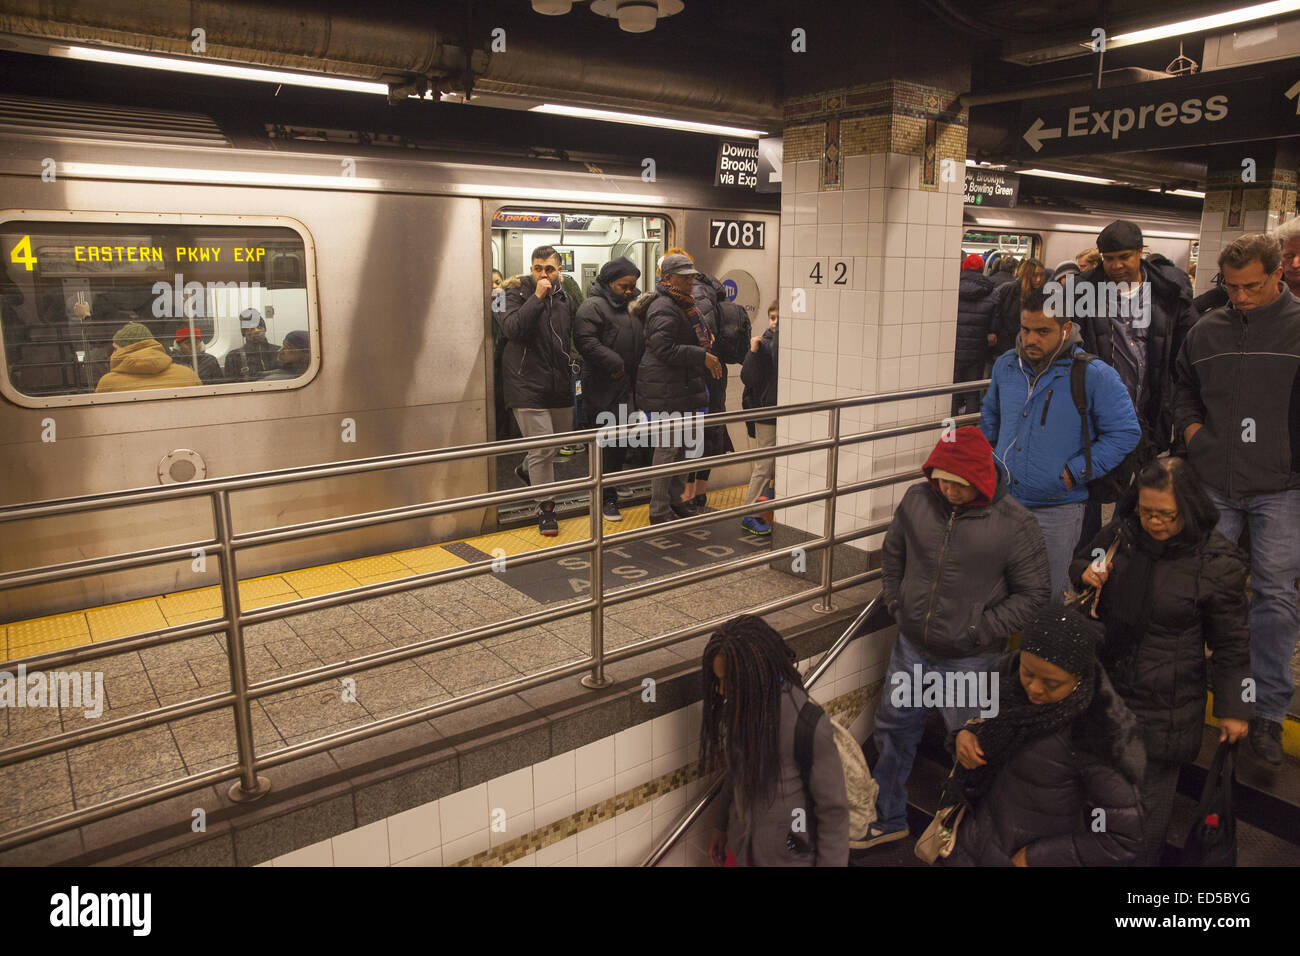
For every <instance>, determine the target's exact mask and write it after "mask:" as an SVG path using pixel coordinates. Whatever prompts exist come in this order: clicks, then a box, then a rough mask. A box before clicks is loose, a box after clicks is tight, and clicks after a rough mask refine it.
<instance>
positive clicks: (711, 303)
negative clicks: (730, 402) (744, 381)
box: [691, 272, 728, 455]
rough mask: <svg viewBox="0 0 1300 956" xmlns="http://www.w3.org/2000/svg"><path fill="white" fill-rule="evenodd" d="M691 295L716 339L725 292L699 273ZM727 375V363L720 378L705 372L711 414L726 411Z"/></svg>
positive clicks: (718, 283)
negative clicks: (719, 313)
mask: <svg viewBox="0 0 1300 956" xmlns="http://www.w3.org/2000/svg"><path fill="white" fill-rule="evenodd" d="M691 295H692V296H693V297H694V299H695V308H696V309H698V310H699V313H700V318H701V319H703V320H704V327H705V328H706V329H708V330H709V331H710V332H711V333H713V337H714V338H715V339H716V338H717V337H718V332H719V331H720V327H719V325H718V312H719V309H718V302H719V301H725V300H726V298H727V290H726V289H725V288H724V287H723V285H722V283H721V282H719V281H718V280H717V279H715V278H714V277H713V276H710V275H705V274H704V273H703V272H701V273H700V274H699V275H697V276H696V277H695V284H694V285H693V286H692V287H691ZM715 354H716V352H715ZM727 374H728V373H727V363H726V362H723V363H722V377H721V378H714V377H713V376H712V375H710V374H708V373H707V372H706V373H705V375H704V385H705V387H706V388H707V389H708V390H709V402H708V404H709V411H710V412H712V413H718V412H725V411H726V410H727ZM715 427H720V426H715ZM722 451H723V449H721V448H715V449H714V450H712V451H707V450H706V452H705V453H706V454H709V455H713V454H721V453H722Z"/></svg>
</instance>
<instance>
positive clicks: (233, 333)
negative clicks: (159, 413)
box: [0, 220, 319, 404]
mask: <svg viewBox="0 0 1300 956" xmlns="http://www.w3.org/2000/svg"><path fill="white" fill-rule="evenodd" d="M0 253H2V254H3V257H4V261H3V273H2V274H0V276H2V277H0V308H2V309H3V314H2V316H0V335H2V336H3V341H4V368H5V375H6V379H7V383H6V384H7V388H8V390H11V391H12V393H13V394H14V395H15V396H21V397H23V398H27V399H37V400H39V399H59V398H62V401H61V402H60V404H67V403H68V398H69V397H75V396H86V398H85V399H84V400H85V401H86V402H89V401H92V400H93V399H92V396H104V395H109V394H114V393H121V392H142V391H157V390H163V389H166V390H177V389H179V390H182V391H181V392H180V393H179V395H181V396H183V395H185V394H187V393H188V390H190V389H194V390H203V391H207V390H208V389H207V387H208V386H230V385H241V384H242V385H246V386H249V387H252V386H255V385H256V384H257V383H259V382H274V381H281V382H285V381H291V380H294V379H302V381H303V382H304V383H305V382H306V377H305V376H306V374H307V372H308V370H309V369H310V368H311V367H312V361H311V360H312V355H311V350H312V343H313V341H319V334H317V335H315V336H313V329H314V327H315V325H316V323H315V317H314V316H313V315H312V314H311V309H310V307H309V299H308V295H307V275H308V272H309V269H308V266H309V263H308V254H307V245H306V243H305V242H304V239H303V237H302V235H300V234H299V232H298V231H297V230H295V229H293V228H289V227H287V226H248V225H222V224H214V223H208V222H204V223H201V224H178V223H164V222H151V223H147V224H146V223H129V222H118V221H114V222H111V223H108V222H84V221H83V222H78V221H75V220H73V221H66V222H65V221H58V222H56V221H35V220H7V221H5V222H3V223H0ZM239 390H240V389H231V388H226V389H224V391H227V392H229V391H239ZM177 394H178V393H176V392H175V391H169V395H177ZM159 397H163V396H159Z"/></svg>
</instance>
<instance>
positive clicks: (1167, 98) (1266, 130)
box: [1020, 60, 1300, 158]
mask: <svg viewBox="0 0 1300 956" xmlns="http://www.w3.org/2000/svg"><path fill="white" fill-rule="evenodd" d="M1287 62H1288V63H1289V64H1291V69H1289V70H1287V71H1286V72H1278V71H1277V70H1276V69H1273V70H1272V71H1271V72H1270V71H1264V70H1263V69H1261V68H1260V67H1243V68H1241V69H1237V70H1215V71H1213V72H1211V73H1199V74H1196V75H1194V76H1189V77H1181V78H1178V79H1170V80H1158V81H1154V82H1150V83H1142V84H1138V85H1136V86H1126V87H1116V88H1114V89H1103V90H1093V91H1089V92H1085V93H1072V94H1069V95H1067V96H1057V97H1052V98H1051V99H1044V100H1028V101H1026V102H1025V103H1024V104H1023V106H1022V107H1021V113H1020V120H1021V125H1020V133H1021V135H1020V154H1021V155H1022V156H1024V157H1027V158H1042V157H1045V156H1070V155H1078V154H1083V153H1094V152H1111V151H1114V150H1125V149H1161V148H1168V147H1176V146H1193V145H1203V144H1209V143H1227V142H1237V141H1245V140H1252V139H1264V138H1268V139H1272V138H1275V137H1279V136H1295V135H1300V115H1298V114H1297V105H1296V100H1295V97H1296V93H1295V92H1294V90H1295V88H1296V87H1297V86H1300V84H1297V83H1296V80H1297V79H1300V61H1294V60H1292V61H1287Z"/></svg>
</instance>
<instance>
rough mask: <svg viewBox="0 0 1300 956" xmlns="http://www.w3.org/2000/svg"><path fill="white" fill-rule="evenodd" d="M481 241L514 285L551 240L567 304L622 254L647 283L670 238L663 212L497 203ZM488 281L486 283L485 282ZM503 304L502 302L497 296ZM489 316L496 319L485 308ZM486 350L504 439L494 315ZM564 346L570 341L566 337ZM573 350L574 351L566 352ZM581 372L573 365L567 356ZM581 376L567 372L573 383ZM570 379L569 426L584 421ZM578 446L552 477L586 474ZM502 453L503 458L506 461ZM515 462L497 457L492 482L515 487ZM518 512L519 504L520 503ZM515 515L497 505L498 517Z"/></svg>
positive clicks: (509, 427)
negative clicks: (492, 361)
mask: <svg viewBox="0 0 1300 956" xmlns="http://www.w3.org/2000/svg"><path fill="white" fill-rule="evenodd" d="M489 245H490V248H491V250H492V261H493V262H494V263H495V264H496V267H497V268H499V269H500V270H501V272H502V274H503V275H504V276H505V282H504V285H505V289H506V292H507V293H509V291H510V290H511V289H513V288H518V286H519V284H520V282H521V281H522V280H523V278H524V276H525V275H526V274H527V273H528V271H529V269H530V268H531V266H532V260H531V255H532V252H533V250H534V249H536V248H537V247H539V246H552V247H554V248H555V250H556V251H557V252H558V253H559V254H560V266H561V277H562V282H563V285H564V290H565V292H566V294H567V295H568V296H569V298H570V299H571V300H572V302H573V306H574V311H575V312H576V311H577V307H578V305H579V304H581V302H582V301H583V299H584V298H586V296H587V293H588V291H589V289H590V287H591V284H592V282H593V281H595V278H596V275H597V273H598V272H599V271H600V267H601V266H602V265H604V264H605V263H606V262H609V261H610V260H612V259H617V258H618V257H620V256H625V257H627V258H628V259H630V260H632V262H633V264H634V265H635V266H636V267H637V268H638V269H640V270H641V278H640V279H639V280H638V288H640V289H642V290H645V289H647V288H653V285H654V277H655V267H656V265H657V264H658V261H659V257H660V256H661V255H663V253H664V250H665V249H667V248H669V247H670V246H671V245H672V222H671V220H669V219H668V218H667V217H665V216H655V215H646V214H644V213H627V212H613V213H611V212H603V211H599V210H587V209H563V210H560V209H540V210H539V209H536V208H531V209H530V208H518V209H501V210H498V211H497V212H496V213H495V214H494V215H493V217H492V224H491V236H490V239H489ZM488 284H489V285H490V282H489V283H488ZM503 305H504V302H503ZM493 318H494V319H499V318H500V316H499V315H498V314H497V313H495V312H494V313H493ZM493 328H494V332H495V339H496V341H495V343H494V344H495V348H494V355H495V359H496V376H495V382H496V395H495V406H496V438H497V440H498V441H506V440H508V439H511V438H518V437H519V428H518V424H517V423H516V421H515V420H514V416H513V415H512V414H511V413H510V412H509V411H508V410H507V408H506V405H505V397H504V379H505V376H504V374H503V369H502V362H503V360H504V357H505V355H506V349H507V342H506V340H505V337H504V332H503V331H502V330H501V329H500V328H499V322H497V321H494V323H493ZM566 345H568V346H569V347H570V349H571V350H572V348H573V346H572V343H566ZM574 354H575V356H576V352H575V353H574ZM575 366H576V367H577V368H578V369H579V371H578V376H580V375H581V374H582V372H581V365H580V364H578V363H577V362H576V361H575ZM576 381H581V379H580V377H577V376H575V382H576ZM576 389H577V385H576V384H575V402H574V413H575V414H574V425H573V427H574V429H575V430H578V429H582V428H588V427H591V426H592V425H593V424H594V423H593V422H590V421H586V420H585V408H584V406H583V403H582V401H581V399H580V398H579V397H577V396H576ZM584 452H585V448H584V449H583V450H582V451H578V452H576V453H575V454H573V455H571V456H570V455H561V456H559V457H557V459H556V465H557V467H556V478H557V479H564V478H569V477H577V476H581V475H585V474H586V468H587V462H586V456H585V454H584ZM507 459H509V460H507ZM522 461H523V456H522V455H514V456H505V455H503V456H500V457H498V458H497V485H498V487H502V488H507V487H518V486H519V485H520V480H519V472H518V471H516V468H515V466H516V465H520V464H521V463H522ZM519 510H520V511H521V514H520V515H517V516H518V517H522V516H523V515H522V512H524V511H526V510H527V509H526V507H520V509H519ZM515 516H516V515H512V514H508V513H507V512H506V510H505V509H503V510H502V513H501V517H502V518H503V519H509V518H510V517H515Z"/></svg>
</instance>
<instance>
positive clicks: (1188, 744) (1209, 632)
mask: <svg viewBox="0 0 1300 956" xmlns="http://www.w3.org/2000/svg"><path fill="white" fill-rule="evenodd" d="M1117 534H1118V535H1121V540H1120V544H1119V547H1118V548H1116V550H1115V556H1114V558H1112V562H1113V564H1114V566H1115V569H1114V570H1113V571H1112V572H1111V574H1110V577H1109V578H1108V581H1107V583H1108V584H1109V582H1110V581H1113V580H1115V579H1117V578H1119V577H1121V576H1123V575H1124V574H1126V573H1130V569H1131V568H1132V566H1133V562H1134V559H1135V556H1136V554H1137V547H1138V546H1137V539H1138V536H1139V535H1145V534H1146V532H1145V531H1143V530H1142V526H1141V523H1140V522H1139V521H1138V518H1137V516H1136V515H1135V514H1133V513H1132V512H1129V513H1128V514H1127V515H1124V516H1122V517H1120V518H1118V519H1116V520H1114V521H1112V522H1111V523H1110V524H1108V525H1106V527H1104V528H1102V529H1101V531H1100V532H1099V533H1098V534H1097V536H1096V537H1095V538H1093V540H1092V543H1091V544H1089V545H1088V547H1087V549H1086V550H1081V551H1080V552H1079V556H1078V557H1076V558H1075V559H1074V562H1073V563H1072V564H1071V565H1070V580H1072V581H1073V582H1074V585H1075V587H1076V588H1082V587H1083V586H1084V585H1083V582H1082V575H1083V572H1084V570H1086V569H1087V567H1088V564H1089V562H1091V561H1092V555H1093V553H1094V550H1095V549H1096V548H1101V549H1102V550H1103V551H1104V550H1106V549H1108V548H1109V547H1110V545H1111V542H1113V541H1114V540H1115V536H1116V535H1117ZM1107 590H1108V589H1107V587H1103V588H1102V589H1101V601H1100V602H1099V605H1098V613H1099V614H1100V616H1101V618H1102V620H1103V621H1107V622H1108V628H1107V629H1108V630H1112V629H1113V628H1114V627H1115V626H1116V625H1115V624H1114V623H1113V621H1114V615H1115V610H1114V608H1112V607H1111V606H1110V605H1109V604H1108V603H1107ZM1146 606H1147V607H1148V608H1150V610H1149V612H1148V614H1149V616H1148V618H1147V627H1146V633H1145V634H1143V635H1142V636H1141V638H1139V639H1138V641H1137V643H1136V645H1134V646H1133V647H1131V648H1130V649H1129V651H1128V652H1127V653H1125V654H1124V656H1123V657H1122V659H1119V660H1116V659H1114V655H1113V654H1112V653H1108V651H1107V649H1106V648H1105V647H1103V648H1102V649H1101V658H1102V661H1103V663H1104V664H1105V665H1106V669H1107V671H1108V672H1109V674H1110V676H1111V679H1112V681H1114V684H1115V689H1116V690H1118V691H1119V693H1120V695H1121V696H1122V697H1123V698H1124V700H1125V702H1126V703H1127V704H1128V706H1129V709H1130V710H1132V711H1133V713H1134V714H1136V715H1137V718H1138V722H1139V723H1140V724H1141V726H1142V734H1143V739H1144V740H1145V742H1146V750H1147V756H1148V757H1150V758H1153V759H1156V760H1166V761H1172V762H1175V763H1186V762H1188V761H1190V760H1195V759H1196V754H1197V753H1198V752H1199V751H1200V748H1201V731H1202V728H1203V727H1204V725H1205V686H1206V684H1205V670H1206V666H1205V648H1206V646H1207V645H1208V646H1209V648H1210V651H1211V652H1212V653H1213V655H1214V658H1213V660H1214V663H1213V666H1212V668H1211V671H1212V673H1213V678H1214V714H1215V716H1216V717H1219V718H1224V717H1232V718H1236V719H1238V720H1249V719H1250V718H1251V717H1252V716H1254V706H1253V705H1252V704H1250V703H1246V702H1244V701H1243V700H1242V699H1241V692H1242V686H1243V685H1242V681H1243V680H1244V679H1245V678H1247V677H1250V673H1251V672H1250V625H1249V622H1248V615H1247V604H1246V562H1245V560H1244V558H1243V556H1242V554H1241V552H1240V551H1238V550H1237V548H1236V546H1235V545H1233V544H1231V543H1230V542H1229V541H1228V540H1227V539H1226V538H1224V537H1223V535H1221V534H1219V533H1218V532H1217V531H1213V530H1211V531H1209V532H1207V533H1205V534H1203V535H1202V536H1201V538H1200V540H1199V541H1190V542H1186V543H1184V542H1182V541H1178V540H1174V539H1171V542H1170V543H1169V544H1168V545H1166V551H1165V554H1164V555H1163V556H1162V557H1161V558H1159V559H1158V560H1157V561H1156V562H1155V566H1154V571H1153V573H1152V577H1151V589H1150V592H1149V594H1148V599H1147V605H1146Z"/></svg>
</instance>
